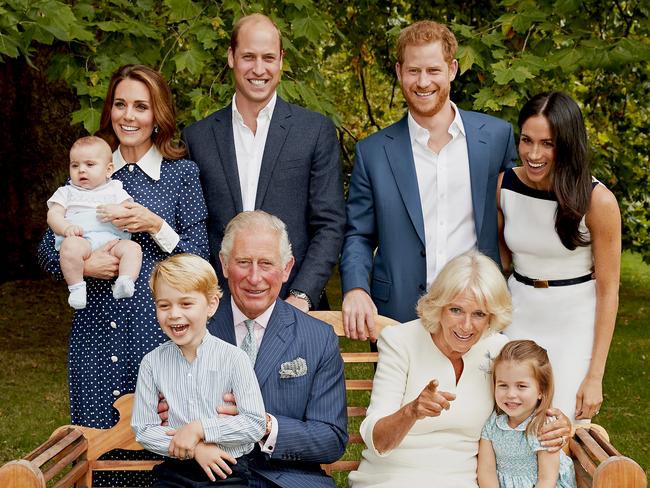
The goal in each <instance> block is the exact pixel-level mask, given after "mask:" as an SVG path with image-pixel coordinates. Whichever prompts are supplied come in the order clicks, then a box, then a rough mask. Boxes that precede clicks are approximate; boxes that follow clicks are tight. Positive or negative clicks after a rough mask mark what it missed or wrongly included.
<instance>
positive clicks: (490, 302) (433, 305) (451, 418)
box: [349, 253, 570, 488]
mask: <svg viewBox="0 0 650 488" xmlns="http://www.w3.org/2000/svg"><path fill="white" fill-rule="evenodd" d="M417 311H418V315H419V317H420V318H419V319H418V320H414V321H412V322H408V323H406V324H402V325H397V326H394V327H388V328H386V329H384V331H383V332H382V334H381V336H380V337H379V341H378V343H377V344H378V348H379V363H378V365H377V371H376V373H375V379H374V382H373V388H372V397H371V399H370V406H369V407H368V412H367V416H366V418H365V420H364V421H363V423H362V424H361V428H360V432H361V436H362V437H363V440H364V442H365V444H366V446H367V447H366V449H365V450H364V451H363V454H362V457H363V459H362V461H361V465H360V466H359V469H358V471H355V472H352V473H350V476H349V481H350V486H351V487H353V488H365V487H386V488H389V487H390V488H394V487H396V486H408V488H419V487H432V486H441V487H442V486H444V487H445V488H472V487H476V486H477V481H476V468H477V457H476V456H477V453H478V441H479V437H480V433H481V429H482V427H483V424H485V421H486V420H487V419H488V417H489V416H490V414H491V413H492V409H493V407H494V402H493V395H492V372H491V367H492V360H493V358H495V357H496V355H497V354H498V353H499V351H500V350H501V347H503V345H504V344H505V343H506V342H507V340H508V339H507V338H506V337H505V336H503V335H501V334H499V333H498V332H499V331H500V330H502V329H503V328H504V327H505V326H506V325H507V324H508V323H509V322H510V315H511V302H510V295H509V293H508V289H507V286H506V282H505V280H504V278H503V276H502V274H501V271H500V270H499V268H498V267H497V265H496V264H495V263H494V262H493V261H492V260H491V259H489V258H487V257H486V256H483V255H481V254H479V253H469V254H464V255H461V256H458V257H457V258H454V259H453V260H451V261H450V262H449V263H448V264H447V265H446V266H445V267H444V268H443V270H442V271H441V272H440V274H439V275H438V277H437V278H436V280H435V281H434V282H433V284H432V285H431V288H430V289H429V291H428V293H427V294H426V295H425V296H424V297H423V298H421V299H420V301H419V302H418V309H417ZM550 413H552V414H553V415H556V416H559V417H561V419H560V420H558V421H556V422H555V423H554V424H550V425H547V426H545V429H546V430H545V431H544V432H545V434H542V435H541V436H540V439H543V440H545V441H546V442H545V445H549V446H558V447H557V448H559V446H560V445H562V443H563V442H564V438H563V436H566V435H568V434H569V432H570V429H569V425H570V424H569V422H568V420H567V418H566V417H565V416H564V415H562V414H561V412H559V411H558V410H556V409H551V410H550V411H549V414H550Z"/></svg>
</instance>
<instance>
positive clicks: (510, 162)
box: [499, 124, 519, 173]
mask: <svg viewBox="0 0 650 488" xmlns="http://www.w3.org/2000/svg"><path fill="white" fill-rule="evenodd" d="M507 137H508V142H507V145H506V151H505V153H504V155H503V161H502V163H501V169H500V170H499V172H500V173H502V172H504V171H505V170H507V169H510V168H514V167H515V166H516V164H517V159H518V158H519V156H518V154H517V146H516V144H515V135H514V131H513V129H512V124H508V136H507Z"/></svg>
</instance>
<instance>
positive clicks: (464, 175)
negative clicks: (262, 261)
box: [408, 103, 477, 289]
mask: <svg viewBox="0 0 650 488" xmlns="http://www.w3.org/2000/svg"><path fill="white" fill-rule="evenodd" d="M451 105H452V107H453V109H454V112H455V114H456V115H455V117H454V120H453V122H452V123H451V125H450V126H449V135H451V141H449V142H448V143H447V144H446V145H445V146H444V147H443V148H442V149H441V150H440V152H439V153H438V154H436V153H434V152H433V151H432V150H431V149H430V148H429V146H428V145H427V143H428V141H429V131H428V130H427V129H425V128H424V127H422V126H420V125H419V124H418V123H417V122H416V121H415V119H414V118H413V116H412V115H411V113H410V112H409V114H408V127H409V134H410V137H411V148H412V150H413V161H414V162H415V173H416V175H417V180H418V189H419V194H420V202H421V206H422V217H423V220H424V235H425V242H426V261H427V289H428V288H429V286H431V283H432V282H433V280H434V279H435V277H436V276H437V275H438V273H439V272H440V270H441V269H442V268H443V267H444V265H445V264H447V262H448V261H449V260H451V259H452V258H454V257H456V256H458V255H460V254H463V253H465V252H467V251H469V250H471V249H474V248H475V247H476V243H477V241H476V229H475V224H474V210H473V207H472V190H471V184H470V173H469V156H468V153H467V139H466V137H465V127H464V126H463V121H462V119H461V118H460V113H459V111H458V108H457V107H456V105H455V104H454V103H452V104H451Z"/></svg>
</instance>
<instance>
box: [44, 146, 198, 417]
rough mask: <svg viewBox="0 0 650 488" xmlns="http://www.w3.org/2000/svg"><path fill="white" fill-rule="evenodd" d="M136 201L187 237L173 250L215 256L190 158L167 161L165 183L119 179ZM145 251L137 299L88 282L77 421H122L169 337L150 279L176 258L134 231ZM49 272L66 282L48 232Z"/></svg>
mask: <svg viewBox="0 0 650 488" xmlns="http://www.w3.org/2000/svg"><path fill="white" fill-rule="evenodd" d="M113 179H116V180H120V181H121V182H122V184H123V185H124V189H125V190H126V191H127V192H128V193H129V195H131V197H133V199H134V201H136V202H137V203H139V204H141V205H143V206H145V207H147V208H148V209H149V210H151V211H152V212H153V213H155V214H156V215H158V216H159V217H161V218H162V219H164V220H165V222H167V224H169V225H170V226H171V228H172V229H174V230H175V231H176V233H177V234H178V235H179V237H180V241H179V243H178V244H177V246H176V248H175V249H174V251H173V253H174V254H176V253H182V252H188V253H193V254H198V255H199V256H201V257H203V258H206V259H207V257H208V240H207V233H206V227H205V221H206V219H207V209H206V206H205V200H204V199H203V193H202V191H201V185H200V183H199V171H198V168H197V166H196V164H195V163H193V162H192V161H187V160H178V161H172V160H166V159H163V160H162V163H161V167H160V179H159V180H157V181H156V180H153V179H152V178H151V177H149V176H148V175H147V174H146V173H145V172H144V171H142V170H141V169H140V167H139V166H138V165H126V166H124V167H122V168H121V169H119V170H118V171H116V172H115V173H114V174H113ZM133 240H134V241H135V242H137V243H138V244H140V246H141V247H142V270H141V271H140V277H139V278H138V280H137V281H136V288H135V294H134V295H133V297H132V298H124V299H120V300H116V299H115V298H113V295H112V292H111V285H112V283H113V280H100V279H94V278H86V283H87V285H86V286H87V292H88V305H87V306H86V308H85V309H83V310H77V311H76V312H75V315H74V320H73V323H72V330H71V332H70V339H69V349H68V383H69V390H70V413H71V418H72V423H73V424H76V425H83V426H86V427H95V428H109V427H112V426H113V425H115V423H116V422H117V420H118V413H117V410H115V409H114V408H113V402H114V401H115V400H116V399H117V398H118V397H120V396H121V395H124V394H125V393H132V392H133V391H134V390H135V384H136V380H137V374H138V368H139V366H140V361H141V360H142V357H143V356H144V355H145V354H146V353H148V352H149V351H151V350H152V349H154V348H155V347H157V346H158V345H159V344H161V343H162V342H164V341H165V340H166V337H165V335H164V334H163V333H162V331H161V330H160V327H159V326H158V322H157V320H156V313H155V308H154V303H153V299H152V297H151V293H150V291H149V286H148V281H149V276H150V275H151V270H152V268H153V266H154V264H155V263H157V262H158V261H161V260H162V259H164V258H165V257H167V256H168V255H169V254H167V253H166V252H165V251H163V250H162V249H161V248H160V247H159V246H158V244H156V242H155V241H154V240H153V239H152V238H151V236H150V235H149V234H148V233H136V234H133ZM39 261H40V263H41V266H42V267H43V269H45V270H46V271H47V272H49V273H51V274H53V275H55V276H56V277H58V278H63V275H62V274H61V268H60V265H59V254H58V252H56V251H55V250H54V235H53V233H52V232H51V231H48V232H47V233H46V234H45V236H44V238H43V241H42V242H41V245H40V247H39Z"/></svg>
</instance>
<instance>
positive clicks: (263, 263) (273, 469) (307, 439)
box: [208, 210, 348, 488]
mask: <svg viewBox="0 0 650 488" xmlns="http://www.w3.org/2000/svg"><path fill="white" fill-rule="evenodd" d="M219 256H220V259H221V265H222V267H223V274H224V276H225V277H226V279H227V280H228V287H229V288H230V292H231V299H230V300H224V301H222V303H221V304H220V306H219V309H218V310H217V313H216V314H215V316H214V317H213V319H212V321H211V322H210V323H209V324H208V328H209V330H210V333H211V334H213V335H215V336H217V337H219V338H220V339H223V340H225V341H227V342H230V343H231V344H237V345H238V346H239V347H241V348H243V349H244V350H245V351H246V352H247V353H248V355H249V357H250V359H251V361H252V363H253V365H254V368H255V374H256V375H257V379H258V381H259V384H260V389H261V391H262V397H263V399H264V405H265V407H266V412H267V414H266V419H267V422H266V425H267V427H266V435H265V436H264V438H263V439H262V441H261V442H260V443H259V446H257V447H256V448H255V450H254V451H253V453H252V456H251V459H250V461H249V467H250V470H251V481H250V486H253V487H278V486H279V487H282V488H303V487H307V486H309V487H320V486H328V487H332V486H335V484H334V482H333V481H332V479H331V478H329V477H327V476H326V475H325V473H324V472H323V471H322V470H321V468H320V463H329V462H333V461H335V460H336V459H338V458H339V457H340V456H341V455H342V454H343V452H344V450H345V445H346V443H347V440H348V435H347V412H346V403H345V381H344V377H343V361H342V360H341V355H340V354H339V343H338V338H337V337H336V334H334V332H333V330H332V328H331V327H330V326H329V325H327V324H325V323H323V322H321V321H319V320H316V319H314V318H311V317H309V316H308V315H305V314H304V313H302V312H300V311H299V310H298V309H296V308H294V307H293V306H291V305H288V304H287V303H286V302H284V301H282V300H280V299H279V298H278V295H279V293H280V288H281V287H282V284H283V283H284V282H285V281H286V280H287V278H288V277H289V274H290V272H291V267H292V266H293V263H294V258H293V256H292V254H291V244H290V243H289V237H288V235H287V231H286V227H285V225H284V223H283V222H282V221H281V220H280V219H278V218H277V217H274V216H272V215H269V214H267V213H265V212H263V211H260V210H256V211H252V212H242V213H240V214H239V215H237V216H236V217H235V218H233V219H232V220H231V221H230V223H229V224H228V226H227V227H226V232H225V235H224V238H223V242H222V244H221V252H220V254H219ZM226 400H231V398H227V399H226ZM220 411H221V412H222V413H234V411H233V410H232V409H231V408H228V407H222V408H220Z"/></svg>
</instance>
